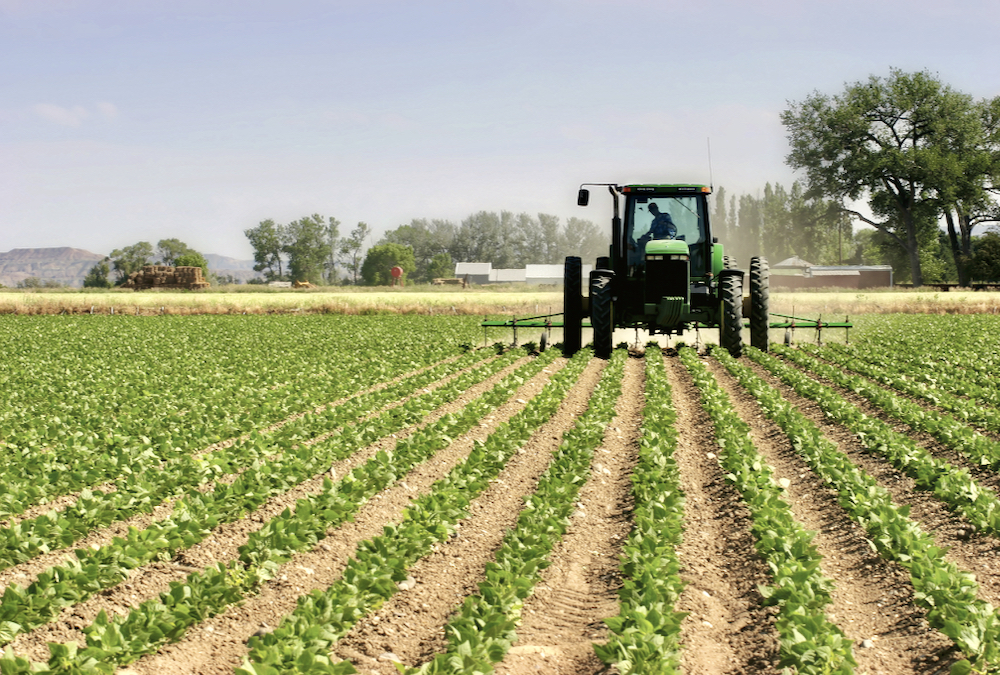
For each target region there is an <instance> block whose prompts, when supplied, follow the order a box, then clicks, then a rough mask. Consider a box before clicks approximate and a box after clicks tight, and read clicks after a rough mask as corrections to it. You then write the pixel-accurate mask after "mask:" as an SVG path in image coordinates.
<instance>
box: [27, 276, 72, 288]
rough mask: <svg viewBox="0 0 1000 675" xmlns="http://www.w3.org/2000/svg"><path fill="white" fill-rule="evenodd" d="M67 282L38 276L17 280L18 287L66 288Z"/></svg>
mask: <svg viewBox="0 0 1000 675" xmlns="http://www.w3.org/2000/svg"><path fill="white" fill-rule="evenodd" d="M65 287H66V284H64V283H61V282H59V281H56V280H55V279H39V278H38V277H28V278H27V279H21V280H20V281H18V282H17V286H16V288H65Z"/></svg>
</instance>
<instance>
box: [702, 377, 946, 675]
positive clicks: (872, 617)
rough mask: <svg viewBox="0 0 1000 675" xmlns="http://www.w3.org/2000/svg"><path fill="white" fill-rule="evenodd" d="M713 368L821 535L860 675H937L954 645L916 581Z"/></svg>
mask: <svg viewBox="0 0 1000 675" xmlns="http://www.w3.org/2000/svg"><path fill="white" fill-rule="evenodd" d="M707 365H708V367H709V369H710V370H711V371H712V373H713V374H714V375H715V377H716V379H717V380H718V382H719V384H720V385H721V386H722V387H723V389H725V390H726V391H727V393H728V394H729V396H730V398H731V399H732V401H733V406H734V407H735V409H736V411H737V412H738V413H739V415H740V417H742V418H743V420H744V421H746V422H747V424H749V425H750V427H751V430H752V431H751V437H752V439H753V442H754V445H755V446H756V448H757V450H758V452H760V453H761V455H763V456H764V457H765V458H766V459H767V462H768V464H769V465H770V466H771V467H772V469H773V470H774V477H775V479H776V480H779V481H780V480H782V479H784V480H787V481H788V487H787V488H786V490H785V500H786V501H787V502H788V503H789V505H790V506H791V509H792V514H793V515H794V516H795V519H796V520H797V521H798V522H799V523H801V524H802V525H803V527H805V528H807V529H809V530H812V531H813V532H816V538H815V539H814V540H813V544H814V545H815V546H816V549H817V550H818V552H819V553H820V555H822V556H823V562H822V564H821V568H822V570H823V573H824V574H825V575H826V576H827V577H829V578H830V579H832V580H833V581H834V583H835V587H834V589H833V592H832V597H833V602H832V603H831V604H830V605H829V606H828V607H827V609H826V613H827V615H828V616H829V618H830V620H831V621H833V622H834V623H836V624H837V625H838V626H839V627H840V628H841V630H843V631H844V633H845V634H846V635H847V637H849V638H850V639H851V640H853V641H854V657H855V659H856V660H857V661H858V672H865V671H867V672H871V673H886V674H890V673H891V674H894V675H895V674H899V675H903V674H905V673H926V672H929V671H928V664H930V663H931V661H930V660H929V658H930V657H931V656H933V655H934V654H935V653H936V652H939V651H941V650H944V649H947V648H948V647H949V646H950V645H951V641H950V640H949V639H948V638H947V637H945V636H944V635H942V634H941V633H939V632H938V631H936V630H934V629H932V628H931V627H930V626H929V625H928V624H927V621H926V620H925V619H924V612H923V611H922V610H920V609H919V608H917V607H916V606H915V605H913V604H912V598H913V587H912V585H911V584H910V575H909V573H908V572H907V571H906V570H905V569H903V568H902V567H900V566H899V565H897V564H895V563H892V562H888V561H885V560H883V559H882V558H880V557H879V556H878V555H877V554H876V553H875V552H874V551H872V549H871V547H870V546H869V545H868V541H867V539H866V538H865V531H864V529H863V528H862V527H861V526H859V525H858V524H857V523H855V522H854V521H852V520H851V519H850V518H849V517H848V515H847V513H846V512H845V511H844V510H843V509H842V508H841V507H840V505H839V504H838V502H837V493H836V491H835V490H833V489H832V488H828V487H826V486H825V485H824V484H823V482H822V481H821V480H820V478H819V477H818V476H816V475H815V474H814V473H813V472H812V470H811V469H809V467H808V466H807V465H806V464H805V462H804V461H803V460H802V459H801V458H800V457H799V456H798V455H797V454H796V453H795V450H794V448H793V447H792V444H791V441H789V439H788V437H787V436H786V435H785V434H784V432H782V431H781V429H780V428H779V427H778V426H777V425H776V424H774V423H773V422H771V421H770V420H769V419H768V418H767V417H766V416H765V415H764V413H763V411H762V410H761V409H760V406H759V405H758V404H757V402H756V400H755V399H754V398H753V396H752V395H751V394H750V393H748V392H747V391H746V390H744V389H743V388H742V387H740V385H739V383H738V382H736V381H735V380H734V379H733V378H732V377H730V376H729V374H728V373H727V372H726V370H725V368H723V367H722V366H721V365H720V364H719V362H718V361H715V360H709V361H708V362H707ZM866 640H867V641H868V642H866ZM866 645H870V646H866Z"/></svg>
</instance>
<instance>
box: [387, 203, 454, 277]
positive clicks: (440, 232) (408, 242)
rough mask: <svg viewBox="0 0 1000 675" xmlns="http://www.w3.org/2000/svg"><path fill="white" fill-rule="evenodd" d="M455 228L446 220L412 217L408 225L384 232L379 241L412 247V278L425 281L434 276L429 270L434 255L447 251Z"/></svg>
mask: <svg viewBox="0 0 1000 675" xmlns="http://www.w3.org/2000/svg"><path fill="white" fill-rule="evenodd" d="M455 230H456V228H455V225H454V224H453V223H451V222H449V221H446V220H432V221H427V220H423V219H418V218H414V219H413V220H411V221H410V223H409V224H408V225H400V226H399V227H397V228H396V229H395V230H390V231H389V232H386V233H385V236H384V237H382V239H381V240H380V241H379V243H380V244H383V243H391V244H401V245H403V246H409V247H410V248H411V249H413V259H414V261H415V263H416V265H417V269H416V271H415V272H414V273H413V280H414V281H424V282H425V281H430V280H431V279H433V278H434V276H435V275H433V274H432V273H431V271H430V268H431V264H432V261H433V260H434V259H435V257H437V256H438V255H440V254H441V253H448V252H449V247H450V246H451V243H452V241H453V240H454V237H455ZM438 276H440V275H438Z"/></svg>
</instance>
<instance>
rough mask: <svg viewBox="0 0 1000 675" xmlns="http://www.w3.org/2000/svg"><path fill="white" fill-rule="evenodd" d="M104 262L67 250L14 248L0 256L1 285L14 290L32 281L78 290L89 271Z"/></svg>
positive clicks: (81, 251)
mask: <svg viewBox="0 0 1000 675" xmlns="http://www.w3.org/2000/svg"><path fill="white" fill-rule="evenodd" d="M103 259H104V256H103V255H98V254H97V253H91V252H90V251H84V250H83V249H81V248H70V247H68V246H60V247H58V248H15V249H13V250H11V251H7V252H6V253H0V284H3V285H4V286H11V287H13V286H16V285H17V282H19V281H23V280H25V279H27V278H29V277H35V278H37V279H52V280H54V281H58V282H59V283H61V284H66V285H67V286H77V287H79V286H83V278H84V277H85V276H86V275H87V272H88V271H89V270H90V268H91V267H93V266H94V265H95V264H96V263H98V262H100V261H101V260H103Z"/></svg>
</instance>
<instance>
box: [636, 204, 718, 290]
mask: <svg viewBox="0 0 1000 675" xmlns="http://www.w3.org/2000/svg"><path fill="white" fill-rule="evenodd" d="M703 203H704V202H703V201H702V200H701V199H699V198H697V197H635V198H633V199H630V200H629V206H628V209H627V213H626V214H625V219H626V220H625V243H626V245H627V246H628V258H629V264H630V265H643V264H644V263H645V249H646V244H647V243H649V242H650V241H651V240H653V239H678V240H681V241H683V242H685V243H686V244H687V245H688V248H689V249H690V250H691V254H692V263H695V262H696V261H700V260H701V259H702V258H703V256H702V249H703V248H704V247H703V246H700V244H703V243H704V242H705V230H706V226H705V218H704V216H703V214H702V208H701V205H702V204H703ZM702 264H703V263H702ZM694 267H695V265H694V264H692V273H697V272H696V271H695V269H694Z"/></svg>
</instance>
